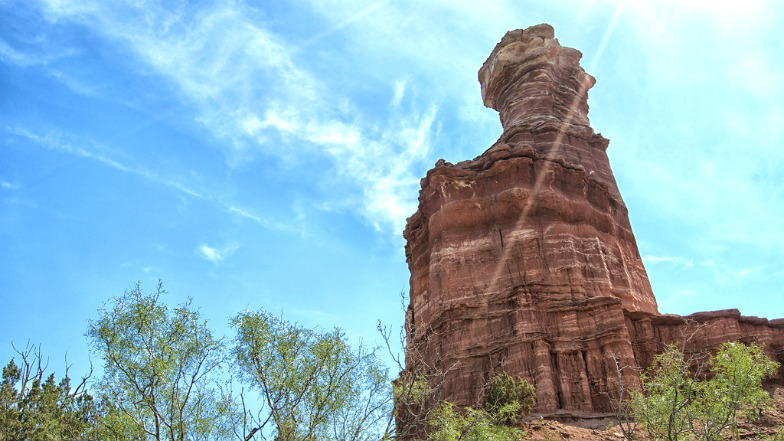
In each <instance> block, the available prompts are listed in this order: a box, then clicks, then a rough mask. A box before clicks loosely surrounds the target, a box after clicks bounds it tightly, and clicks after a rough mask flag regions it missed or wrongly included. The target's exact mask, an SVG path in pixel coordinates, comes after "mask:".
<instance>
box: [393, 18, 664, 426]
mask: <svg viewBox="0 0 784 441" xmlns="http://www.w3.org/2000/svg"><path fill="white" fill-rule="evenodd" d="M580 56H581V55H580V53H579V52H578V51H576V50H574V49H570V48H563V47H561V46H560V44H559V43H558V41H557V40H556V39H555V38H554V36H553V29H552V28H551V27H550V26H548V25H539V26H534V27H532V28H529V29H526V30H517V31H511V32H509V33H507V34H506V36H504V38H503V39H502V40H501V42H500V43H499V44H498V45H497V46H496V47H495V49H494V50H493V52H492V53H491V54H490V57H489V58H488V59H487V61H486V62H485V63H484V65H483V66H482V68H481V69H480V71H479V79H480V83H481V86H482V97H483V99H484V102H485V104H486V105H487V106H489V107H492V108H494V109H496V110H498V111H499V113H500V117H501V122H502V125H503V128H504V132H503V134H502V135H501V137H500V138H499V140H498V141H497V142H496V143H495V144H494V145H493V146H492V147H490V148H489V149H488V150H487V151H485V152H484V153H483V154H482V155H480V156H479V157H477V158H475V159H473V160H470V161H464V162H460V163H458V164H450V163H447V162H444V161H439V162H438V163H437V164H436V167H435V168H433V169H431V170H430V171H428V173H427V176H426V177H425V178H424V179H422V188H421V191H420V194H419V208H418V210H417V212H416V213H414V215H413V216H411V217H410V218H409V219H408V223H407V226H406V230H405V232H404V235H405V238H406V240H407V245H406V258H407V261H408V265H409V269H410V271H411V280H410V299H411V303H410V305H409V311H408V314H407V324H406V326H407V329H408V331H409V345H410V347H412V348H421V349H422V353H423V358H424V360H421V359H420V360H417V358H416V357H414V356H413V354H409V355H410V356H407V363H408V369H409V370H415V369H417V366H416V364H417V363H419V362H420V361H424V362H426V363H427V364H429V365H436V366H440V367H442V368H443V369H444V370H448V374H447V378H446V381H445V383H444V385H443V390H442V398H443V399H446V400H450V401H453V402H455V403H457V404H461V405H474V404H476V400H477V399H478V398H479V397H480V395H481V388H482V385H483V384H485V382H486V381H487V380H488V378H489V377H490V376H491V375H493V374H495V373H500V372H501V371H506V372H508V373H509V374H512V375H520V376H523V377H525V378H527V379H529V380H530V381H532V382H533V383H534V385H535V386H536V388H537V407H536V409H535V412H537V413H540V414H546V415H547V414H564V415H567V414H568V415H574V416H577V417H579V416H582V415H593V414H598V413H602V412H606V411H608V410H609V407H608V402H607V398H606V394H605V393H606V392H607V390H608V388H611V387H613V381H615V380H614V378H615V367H614V365H611V364H612V359H611V357H610V354H614V355H615V356H616V357H618V358H620V359H621V361H622V362H623V363H624V364H629V365H632V364H634V353H633V351H632V346H631V342H630V339H629V334H628V332H627V328H626V323H625V317H624V310H626V311H641V312H644V313H651V314H656V313H657V307H656V299H655V298H654V296H653V292H652V291H651V287H650V283H649V282H648V277H647V275H646V272H645V268H644V267H643V264H642V260H641V259H640V255H639V252H638V250H637V245H636V242H635V239H634V235H633V233H632V230H631V226H630V224H629V219H628V214H627V210H626V206H625V204H624V202H623V200H622V198H621V195H620V192H619V191H618V188H617V185H616V183H615V179H614V177H613V175H612V171H611V170H610V164H609V160H608V158H607V154H606V152H605V150H606V148H607V145H608V141H607V140H606V139H604V138H602V137H601V136H600V135H598V134H596V133H594V131H593V129H591V127H590V125H589V121H588V117H587V113H588V104H587V91H588V89H589V88H590V87H591V86H592V85H593V84H594V81H595V80H594V79H593V77H591V76H590V75H588V74H587V73H585V71H583V69H582V68H581V67H580V65H579V60H580Z"/></svg>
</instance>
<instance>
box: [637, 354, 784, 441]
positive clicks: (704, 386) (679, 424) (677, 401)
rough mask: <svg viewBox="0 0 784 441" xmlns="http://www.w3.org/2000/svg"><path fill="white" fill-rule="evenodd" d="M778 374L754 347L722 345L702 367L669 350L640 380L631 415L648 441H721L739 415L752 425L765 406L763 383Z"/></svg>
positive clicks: (695, 359)
mask: <svg viewBox="0 0 784 441" xmlns="http://www.w3.org/2000/svg"><path fill="white" fill-rule="evenodd" d="M705 367H707V372H704V368H705ZM777 368H778V363H776V362H774V361H772V360H770V359H768V357H767V356H765V354H764V352H763V350H762V348H761V347H759V346H757V345H749V346H747V345H744V344H743V343H738V342H729V343H724V344H722V345H721V347H720V348H719V350H718V352H717V353H716V354H715V355H713V356H711V357H710V358H709V359H708V361H707V363H704V358H702V357H699V356H694V355H693V356H690V357H688V358H687V359H685V358H684V354H683V351H682V350H680V349H678V348H677V347H675V346H670V347H668V348H667V350H666V351H665V352H664V353H662V354H659V355H658V356H657V357H656V359H655V362H654V365H653V366H652V367H651V369H649V370H648V371H647V372H645V373H643V375H642V376H641V381H642V391H637V392H634V393H633V394H632V414H633V416H634V417H635V419H636V420H637V422H639V423H640V424H642V425H643V426H644V427H645V429H646V430H647V432H648V437H649V438H650V439H652V440H668V441H677V440H679V439H698V440H705V441H711V440H721V439H723V434H724V432H725V431H727V430H729V431H730V432H734V431H735V430H736V428H737V416H738V415H740V414H744V415H745V416H746V417H747V418H750V419H753V418H754V417H755V416H756V415H757V413H758V412H759V410H760V409H761V408H762V407H764V406H765V405H767V403H768V402H769V401H770V397H769V396H768V394H767V393H766V392H765V391H764V390H763V389H762V380H763V379H764V378H766V377H768V376H770V375H772V374H773V373H774V372H775V371H776V369H777ZM703 374H705V375H703Z"/></svg>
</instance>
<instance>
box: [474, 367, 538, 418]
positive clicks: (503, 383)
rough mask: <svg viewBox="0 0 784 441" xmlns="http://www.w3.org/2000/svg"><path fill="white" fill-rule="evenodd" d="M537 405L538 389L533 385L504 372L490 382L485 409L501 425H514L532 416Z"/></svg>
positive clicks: (486, 393) (486, 392)
mask: <svg viewBox="0 0 784 441" xmlns="http://www.w3.org/2000/svg"><path fill="white" fill-rule="evenodd" d="M535 405H536V389H534V387H533V386H532V385H531V383H529V382H527V381H526V380H524V379H522V378H520V377H517V378H513V377H512V376H510V375H509V374H507V373H506V372H504V373H503V374H501V375H498V376H496V377H493V379H492V380H490V384H489V385H488V386H487V390H486V391H485V400H484V406H483V407H484V409H485V410H486V411H488V412H489V413H490V415H492V416H493V417H494V418H495V419H496V420H497V421H498V422H499V423H502V424H513V423H516V422H518V421H520V419H521V418H523V417H525V416H527V415H528V414H530V413H531V409H532V408H533V407H534V406H535Z"/></svg>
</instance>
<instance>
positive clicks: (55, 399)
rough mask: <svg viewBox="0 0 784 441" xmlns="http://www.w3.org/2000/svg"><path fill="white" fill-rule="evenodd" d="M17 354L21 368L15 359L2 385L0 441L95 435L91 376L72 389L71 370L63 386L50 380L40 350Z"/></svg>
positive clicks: (0, 389) (24, 351)
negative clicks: (88, 387) (89, 385)
mask: <svg viewBox="0 0 784 441" xmlns="http://www.w3.org/2000/svg"><path fill="white" fill-rule="evenodd" d="M14 350H15V351H16V353H17V354H18V355H19V357H20V364H19V365H17V363H16V362H15V361H14V359H11V361H10V362H8V364H7V365H6V366H5V367H4V368H3V376H2V384H0V441H6V440H24V439H41V440H45V439H52V440H53V439H76V438H87V437H90V436H91V435H93V431H92V429H93V424H94V422H95V420H96V418H97V412H96V407H95V404H94V402H93V398H92V396H90V394H88V393H87V392H86V382H87V379H88V378H89V375H88V376H87V377H85V378H83V379H82V381H81V382H80V383H79V384H78V385H77V387H76V388H75V389H72V388H71V379H70V377H69V376H68V369H67V368H66V373H65V376H64V377H63V378H62V379H61V380H60V381H59V382H56V381H55V376H54V374H53V373H52V374H49V375H48V376H46V374H45V371H46V366H45V362H44V360H43V359H42V356H41V348H40V346H38V347H34V346H30V345H28V346H27V347H26V348H25V349H24V350H21V351H20V350H17V349H16V348H14Z"/></svg>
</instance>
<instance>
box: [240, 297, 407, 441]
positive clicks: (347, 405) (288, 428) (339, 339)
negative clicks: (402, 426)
mask: <svg viewBox="0 0 784 441" xmlns="http://www.w3.org/2000/svg"><path fill="white" fill-rule="evenodd" d="M233 325H234V327H235V329H236V338H235V346H234V349H233V354H234V356H235V359H236V361H237V366H238V367H239V370H240V373H241V375H242V378H243V379H245V380H246V381H247V382H248V383H249V384H251V385H252V386H253V387H255V388H257V389H258V390H259V391H261V396H262V399H263V402H264V404H265V406H266V408H267V409H268V410H269V416H268V418H267V420H266V421H264V422H263V424H264V423H266V422H267V421H271V422H272V423H273V425H274V435H275V438H276V439H281V440H287V441H297V440H322V439H330V440H365V439H368V440H380V439H388V438H390V437H391V435H392V433H391V431H392V422H393V421H392V409H391V406H392V399H391V390H390V389H391V387H390V384H389V381H388V379H387V371H386V369H383V368H382V367H381V365H380V362H379V360H378V359H377V358H376V356H375V354H374V353H373V352H364V351H363V350H362V348H360V349H359V350H358V351H356V352H354V351H353V350H352V349H351V348H350V347H349V345H348V343H347V342H346V339H345V336H344V335H343V333H342V332H341V331H340V330H339V329H334V330H332V331H330V332H317V331H313V330H310V329H306V328H303V327H301V326H297V325H295V324H291V323H288V322H286V321H284V320H282V319H279V318H277V317H274V316H272V315H270V314H268V313H265V312H261V311H259V312H245V313H241V314H238V315H237V316H236V317H235V318H234V320H233Z"/></svg>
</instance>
